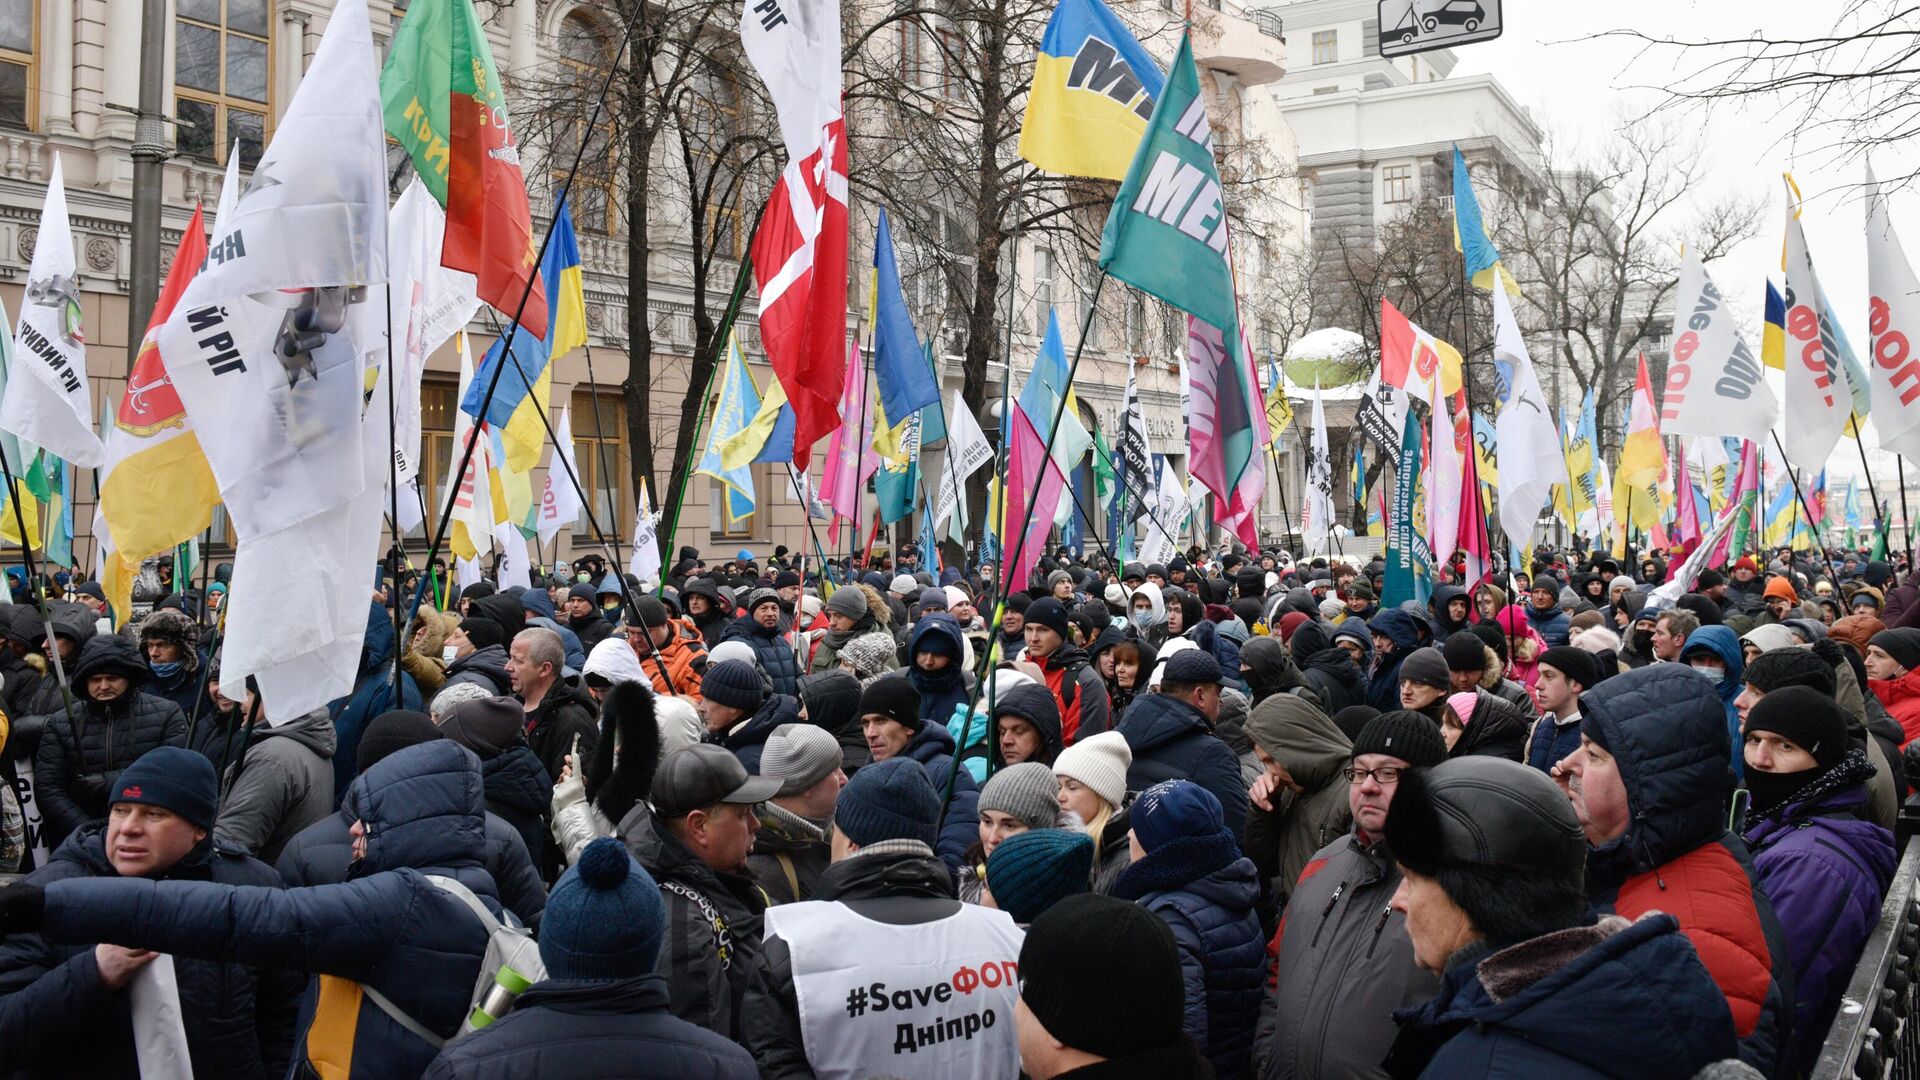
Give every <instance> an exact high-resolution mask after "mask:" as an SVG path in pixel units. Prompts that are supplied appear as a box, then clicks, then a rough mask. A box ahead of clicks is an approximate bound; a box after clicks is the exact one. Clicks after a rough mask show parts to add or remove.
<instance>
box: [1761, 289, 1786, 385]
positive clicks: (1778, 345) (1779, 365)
mask: <svg viewBox="0 0 1920 1080" xmlns="http://www.w3.org/2000/svg"><path fill="white" fill-rule="evenodd" d="M1760 359H1761V361H1762V362H1763V363H1765V364H1766V365H1767V366H1768V367H1770V368H1772V369H1774V370H1775V371H1785V370H1787V301H1786V298H1785V297H1783V296H1781V295H1780V290H1778V289H1776V288H1774V287H1773V282H1771V281H1769V282H1767V321H1766V325H1765V326H1764V327H1763V328H1762V329H1761V331H1760Z"/></svg>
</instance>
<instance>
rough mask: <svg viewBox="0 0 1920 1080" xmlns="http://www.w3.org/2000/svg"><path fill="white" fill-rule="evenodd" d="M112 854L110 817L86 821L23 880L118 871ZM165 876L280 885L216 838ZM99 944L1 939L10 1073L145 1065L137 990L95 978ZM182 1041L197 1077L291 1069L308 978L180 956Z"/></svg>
mask: <svg viewBox="0 0 1920 1080" xmlns="http://www.w3.org/2000/svg"><path fill="white" fill-rule="evenodd" d="M119 876H120V875H119V873H118V872H117V871H116V870H114V868H113V864H112V863H110V862H108V861H107V853H106V826H105V825H104V824H100V823H94V824H90V825H85V826H82V827H81V828H80V830H79V831H78V832H76V833H74V834H73V835H72V836H71V837H69V838H68V839H67V842H66V843H64V844H62V845H61V846H60V849H59V850H58V851H56V852H54V853H53V858H52V860H51V861H49V862H48V863H47V865H46V866H45V867H43V868H42V869H40V870H39V871H37V872H35V873H34V874H33V876H32V877H30V878H28V879H27V880H28V882H29V883H31V884H34V885H40V886H45V885H48V884H50V883H52V882H55V881H64V880H67V879H69V878H90V877H97V878H116V877H119ZM160 880H163V881H212V882H217V883H219V884H223V885H264V886H268V887H272V888H278V887H279V886H280V878H279V876H278V875H276V874H275V873H274V872H273V868H272V867H269V866H268V865H267V864H265V863H263V862H260V861H258V860H256V859H252V858H249V857H248V856H247V855H246V854H245V853H243V852H237V851H227V850H224V849H218V848H216V846H215V844H214V842H213V839H212V838H211V837H209V838H208V839H206V840H202V841H201V842H200V844H199V845H198V846H197V847H195V848H194V849H193V851H192V852H190V853H189V854H188V855H187V857H186V858H184V859H182V860H181V861H180V862H178V863H175V864H174V866H173V867H172V869H170V870H169V871H167V872H166V873H165V874H162V875H160ZM93 950H94V946H93V945H91V944H83V945H57V944H55V943H53V942H52V941H51V940H49V939H48V938H46V937H44V936H42V935H40V934H14V935H11V936H9V937H7V938H6V939H5V941H4V942H0V1047H4V1048H5V1049H4V1051H3V1052H0V1057H3V1058H4V1063H5V1064H4V1069H0V1071H4V1073H5V1074H6V1075H8V1076H14V1077H49V1078H51V1077H88V1078H100V1080H111V1078H117V1077H126V1078H129V1080H132V1078H134V1077H138V1076H139V1075H140V1066H139V1063H138V1061H137V1060H136V1058H135V1055H134V1048H133V1022H132V1015H131V1014H132V1010H131V1006H130V1004H129V1002H130V1000H131V999H130V998H129V997H128V995H127V993H126V992H125V991H123V990H122V991H115V990H109V989H107V988H106V986H104V985H102V983H101V982H100V968H99V965H98V964H96V963H95V961H94V952H93ZM174 972H175V975H176V976H177V977H178V979H179V984H180V1007H181V1013H182V1015H183V1019H184V1020H185V1026H186V1032H187V1049H188V1051H189V1052H190V1053H191V1055H192V1057H193V1074H194V1075H195V1076H197V1077H216V1078H226V1077H234V1078H236V1080H238V1078H245V1080H257V1078H260V1077H267V1076H279V1075H281V1074H283V1073H284V1072H285V1071H286V1067H287V1058H288V1056H289V1055H290V1054H291V1053H292V1051H293V1029H294V1015H295V1012H296V1011H297V1009H298V1007H299V1003H300V994H301V991H302V990H304V989H305V987H306V979H305V978H304V977H302V976H300V975H298V974H294V973H290V972H281V971H273V970H269V969H261V968H251V967H244V966H242V965H240V964H234V963H223V962H220V961H216V960H197V959H193V958H191V957H185V956H178V957H175V958H174Z"/></svg>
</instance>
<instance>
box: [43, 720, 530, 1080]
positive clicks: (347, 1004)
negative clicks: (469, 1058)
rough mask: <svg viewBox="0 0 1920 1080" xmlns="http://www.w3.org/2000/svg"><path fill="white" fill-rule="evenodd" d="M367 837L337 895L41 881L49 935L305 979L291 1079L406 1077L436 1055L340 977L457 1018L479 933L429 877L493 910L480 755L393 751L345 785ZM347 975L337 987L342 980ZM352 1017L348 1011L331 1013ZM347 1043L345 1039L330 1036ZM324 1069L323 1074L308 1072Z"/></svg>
mask: <svg viewBox="0 0 1920 1080" xmlns="http://www.w3.org/2000/svg"><path fill="white" fill-rule="evenodd" d="M354 790H355V792H356V793H357V799H356V804H357V805H359V806H361V807H362V808H363V809H364V813H363V816H362V820H364V821H365V822H366V823H367V825H368V828H369V835H368V837H367V842H366V843H367V855H366V858H365V859H363V860H361V862H360V863H359V865H358V866H357V868H356V869H357V872H358V874H357V876H356V877H355V878H354V879H353V880H349V881H347V882H346V883H345V884H341V885H321V886H316V887H314V888H311V889H268V888H257V887H256V888H245V887H234V886H226V885H215V884H210V883H202V882H180V881H158V882H156V881H145V880H127V879H124V878H122V879H112V880H105V879H88V880H80V881H59V882H55V883H53V884H52V885H50V886H48V887H47V894H46V912H45V921H44V928H45V933H46V935H47V936H48V937H49V938H51V939H53V940H55V941H64V942H83V941H113V942H118V943H120V944H123V945H127V946H130V947H133V948H142V949H158V950H160V951H162V952H168V953H173V954H175V955H176V956H194V957H202V958H206V959H222V960H232V961H235V962H238V963H243V964H252V965H255V966H259V967H272V968H278V969H281V970H287V971H311V972H315V973H317V980H316V981H317V986H315V987H314V988H310V989H309V991H308V993H307V995H306V997H305V999H303V1000H302V1002H301V1006H300V1019H299V1022H298V1024H297V1026H296V1029H295V1030H296V1032H297V1035H296V1040H295V1046H296V1051H295V1058H294V1061H295V1065H294V1069H295V1074H297V1075H307V1073H305V1072H301V1071H299V1070H304V1069H311V1070H312V1071H313V1072H314V1073H319V1074H322V1075H341V1074H344V1075H351V1076H353V1077H354V1078H355V1080H389V1078H390V1080H403V1078H404V1080H413V1078H415V1077H418V1076H419V1075H420V1074H421V1073H422V1072H424V1071H425V1070H426V1068H427V1065H428V1063H430V1062H431V1061H432V1060H433V1058H434V1054H435V1052H436V1051H435V1049H434V1048H433V1047H432V1046H429V1045H427V1043H426V1042H424V1041H423V1040H422V1039H421V1038H420V1037H419V1036H417V1035H414V1034H412V1033H411V1032H409V1031H407V1030H406V1028H404V1027H402V1026H401V1025H400V1024H399V1023H398V1022H397V1021H395V1020H394V1019H393V1018H392V1017H390V1016H388V1015H387V1014H386V1013H385V1012H384V1011H382V1010H381V1009H380V1007H379V1006H377V1005H375V1004H374V1003H373V1002H372V1000H371V999H366V998H364V997H363V996H362V995H361V994H359V993H357V992H355V988H354V986H353V985H352V983H363V984H365V985H367V986H371V987H372V988H374V989H375V990H378V991H380V993H382V994H383V995H385V996H386V997H387V998H388V999H389V1000H390V1001H392V1002H393V1003H394V1004H395V1005H396V1006H397V1007H399V1008H400V1009H401V1010H403V1011H404V1012H406V1013H407V1015H409V1016H411V1017H413V1019H414V1020H415V1021H417V1022H418V1023H420V1024H422V1025H424V1026H426V1027H427V1028H428V1029H429V1030H431V1031H434V1032H438V1033H440V1034H441V1035H443V1036H450V1035H452V1034H453V1033H454V1032H455V1031H457V1030H458V1029H459V1027H460V1025H461V1024H462V1023H463V1022H464V1021H465V1020H466V1013H467V1006H468V1004H469V1002H470V1001H471V999H472V997H473V986H474V982H475V980H476V979H478V978H479V975H480V964H481V960H482V959H483V958H484V956H485V954H486V948H487V934H486V931H485V929H484V928H483V927H482V926H481V924H480V922H479V920H477V919H475V918H474V917H473V913H472V912H470V911H468V910H467V907H466V905H465V904H463V903H462V902H461V901H459V900H458V899H456V898H454V897H452V896H449V895H447V894H446V893H444V892H442V891H441V890H440V889H439V888H438V887H437V886H435V885H434V884H433V883H431V882H429V881H428V880H427V879H426V875H427V874H429V873H432V874H442V875H451V876H453V877H455V878H458V879H459V880H460V881H461V882H462V883H463V884H465V885H466V886H467V887H468V888H469V889H472V890H473V891H474V892H475V893H476V894H478V895H479V896H480V897H481V898H482V900H483V901H484V902H485V903H487V904H488V905H489V906H490V907H493V908H494V910H496V911H498V910H499V905H498V901H497V900H496V899H495V897H494V888H493V882H492V881H491V880H489V879H488V877H487V875H486V872H485V871H483V870H482V869H481V868H480V862H481V859H482V858H483V856H484V854H485V846H486V830H485V825H484V824H483V821H484V819H483V818H482V816H481V815H483V814H484V813H485V812H486V811H485V801H484V800H485V797H484V795H483V793H482V789H481V781H480V761H479V759H478V758H476V757H474V755H473V752H472V751H470V750H467V749H466V748H464V747H461V746H456V745H454V744H453V743H451V742H447V741H445V740H441V741H437V742H429V743H421V744H420V745H418V746H411V747H408V748H407V749H405V750H401V751H399V752H398V753H395V754H393V755H392V756H390V757H388V758H387V759H386V760H384V761H382V762H380V764H378V765H376V766H374V767H373V768H372V769H369V770H368V771H367V773H366V774H365V775H364V776H362V777H360V778H359V779H358V780H356V781H355V782H354ZM344 980H350V981H344ZM345 1008H353V1009H355V1010H356V1013H355V1015H353V1016H351V1017H348V1016H342V1015H339V1014H337V1013H336V1011H335V1010H339V1009H345ZM343 1030H346V1031H351V1032H352V1033H353V1035H352V1037H353V1045H352V1046H350V1047H349V1046H344V1045H339V1044H338V1043H336V1042H334V1041H333V1040H332V1039H330V1038H329V1037H328V1036H329V1035H333V1034H337V1033H339V1032H341V1031H343ZM323 1064H324V1065H325V1066H326V1069H328V1070H334V1071H331V1072H323V1070H322V1068H321V1066H322V1065H323Z"/></svg>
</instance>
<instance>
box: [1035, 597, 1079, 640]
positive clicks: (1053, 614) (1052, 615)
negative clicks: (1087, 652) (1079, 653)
mask: <svg viewBox="0 0 1920 1080" xmlns="http://www.w3.org/2000/svg"><path fill="white" fill-rule="evenodd" d="M1027 623H1028V624H1029V625H1035V624H1037V625H1040V626H1044V627H1046V628H1047V629H1049V630H1051V631H1053V632H1054V633H1056V634H1059V635H1060V640H1061V641H1072V640H1073V637H1072V635H1071V634H1069V633H1068V631H1067V608H1066V605H1064V604H1062V603H1061V602H1060V601H1058V600H1055V599H1054V598H1053V597H1051V596H1049V597H1047V598H1045V599H1043V600H1035V601H1034V602H1033V603H1031V604H1028V605H1027Z"/></svg>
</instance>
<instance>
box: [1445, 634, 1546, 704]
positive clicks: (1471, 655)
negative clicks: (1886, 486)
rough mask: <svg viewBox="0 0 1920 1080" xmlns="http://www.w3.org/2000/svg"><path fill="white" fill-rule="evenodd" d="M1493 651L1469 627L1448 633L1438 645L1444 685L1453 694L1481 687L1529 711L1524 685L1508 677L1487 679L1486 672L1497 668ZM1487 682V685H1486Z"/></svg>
mask: <svg viewBox="0 0 1920 1080" xmlns="http://www.w3.org/2000/svg"><path fill="white" fill-rule="evenodd" d="M1492 652H1493V650H1492V649H1491V648H1489V647H1488V646H1487V643H1486V642H1484V641H1482V640H1480V635H1478V634H1476V633H1474V632H1473V631H1471V630H1460V631H1456V632H1455V633H1453V634H1450V635H1448V637H1447V640H1446V642H1445V643H1444V644H1442V645H1441V647H1440V654H1441V655H1442V656H1444V657H1445V658H1446V661H1447V676H1448V688H1449V689H1450V690H1451V691H1452V692H1453V693H1456V694H1461V693H1471V692H1473V691H1475V690H1485V691H1486V692H1487V693H1489V694H1492V695H1493V696H1494V697H1497V698H1499V699H1500V700H1502V701H1504V702H1506V703H1508V704H1509V705H1513V706H1515V707H1516V708H1519V709H1520V710H1521V711H1523V712H1525V713H1526V714H1527V715H1529V716H1531V715H1532V714H1533V699H1532V698H1531V697H1528V696H1527V688H1526V687H1524V686H1522V685H1520V684H1519V683H1517V682H1514V681H1513V680H1512V679H1507V678H1501V679H1495V680H1489V679H1488V678H1487V672H1488V671H1489V670H1497V668H1494V667H1492V666H1491V665H1493V664H1494V663H1495V661H1496V659H1497V658H1491V657H1490V654H1491V653H1492ZM1489 682H1491V685H1488V684H1489Z"/></svg>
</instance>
